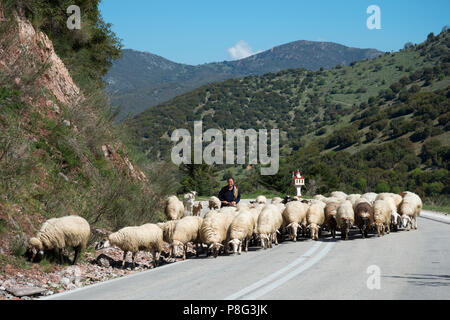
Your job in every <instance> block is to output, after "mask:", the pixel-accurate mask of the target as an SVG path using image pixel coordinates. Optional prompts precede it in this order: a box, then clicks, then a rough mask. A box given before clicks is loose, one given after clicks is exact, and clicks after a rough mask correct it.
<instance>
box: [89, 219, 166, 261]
mask: <svg viewBox="0 0 450 320" xmlns="http://www.w3.org/2000/svg"><path fill="white" fill-rule="evenodd" d="M111 246H117V247H119V248H120V249H121V250H123V261H122V268H125V262H126V259H127V254H128V252H131V253H132V256H131V263H132V266H133V268H134V267H135V263H134V258H135V256H136V254H137V253H138V252H139V251H143V250H145V251H150V252H151V254H152V257H153V267H154V268H156V267H157V266H158V265H159V257H160V253H161V250H162V247H163V231H162V230H161V228H160V227H158V226H157V225H156V224H153V223H147V224H144V225H142V226H138V227H125V228H122V229H120V230H119V231H117V232H114V233H111V234H110V235H109V236H108V237H107V239H104V240H102V241H100V242H99V243H98V244H97V245H96V247H95V249H96V250H100V249H103V248H108V247H111Z"/></svg>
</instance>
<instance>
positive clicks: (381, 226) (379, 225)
mask: <svg viewBox="0 0 450 320" xmlns="http://www.w3.org/2000/svg"><path fill="white" fill-rule="evenodd" d="M375 224H376V226H377V233H378V236H380V235H384V223H383V222H381V221H376V222H375Z"/></svg>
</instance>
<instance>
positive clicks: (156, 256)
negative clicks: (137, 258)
mask: <svg viewBox="0 0 450 320" xmlns="http://www.w3.org/2000/svg"><path fill="white" fill-rule="evenodd" d="M160 257H161V251H156V255H155V260H154V261H155V268H156V267H157V266H159V258H160Z"/></svg>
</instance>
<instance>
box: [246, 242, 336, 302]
mask: <svg viewBox="0 0 450 320" xmlns="http://www.w3.org/2000/svg"><path fill="white" fill-rule="evenodd" d="M334 245H335V243H334V242H330V243H328V244H327V245H326V246H325V248H323V249H322V250H321V251H320V252H319V253H318V254H316V255H315V256H314V257H312V258H311V259H309V260H308V261H307V262H306V263H304V264H303V265H301V266H300V268H298V269H296V270H295V271H293V272H291V273H288V274H287V275H285V276H284V277H282V278H280V279H278V280H276V281H274V282H272V283H271V284H270V285H268V286H266V287H264V288H262V289H261V290H258V291H256V292H254V293H252V294H250V295H248V296H245V297H242V299H246V300H253V299H258V298H259V297H261V296H263V295H265V294H266V293H268V292H270V291H272V290H273V289H275V288H277V287H279V286H281V285H282V284H284V283H286V282H287V281H289V280H290V279H292V278H294V277H296V276H298V275H299V274H300V273H302V272H303V271H305V270H308V269H309V268H311V267H312V266H313V265H315V264H316V263H317V262H319V261H320V260H321V259H322V258H323V257H325V256H326V255H327V253H328V252H329V251H330V250H331V248H332V247H333V246H334Z"/></svg>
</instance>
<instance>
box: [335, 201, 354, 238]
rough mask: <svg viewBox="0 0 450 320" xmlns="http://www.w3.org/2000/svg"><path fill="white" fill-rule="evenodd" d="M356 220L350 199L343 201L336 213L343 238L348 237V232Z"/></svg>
mask: <svg viewBox="0 0 450 320" xmlns="http://www.w3.org/2000/svg"><path fill="white" fill-rule="evenodd" d="M354 222H355V212H354V211H353V205H352V203H351V202H350V201H349V200H346V201H344V202H342V203H341V204H340V205H339V207H338V209H337V214H336V223H337V226H338V228H339V229H341V238H342V239H344V240H347V239H348V232H349V231H350V228H351V227H352V226H353V223H354Z"/></svg>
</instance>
